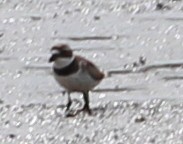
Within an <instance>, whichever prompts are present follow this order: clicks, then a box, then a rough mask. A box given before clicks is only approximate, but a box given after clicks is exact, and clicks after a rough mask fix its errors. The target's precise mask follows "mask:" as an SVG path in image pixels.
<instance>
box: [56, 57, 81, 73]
mask: <svg viewBox="0 0 183 144" xmlns="http://www.w3.org/2000/svg"><path fill="white" fill-rule="evenodd" d="M78 69H79V65H78V63H77V61H76V59H74V60H73V61H72V63H70V64H69V65H68V66H65V67H63V68H53V70H54V72H55V73H56V74H57V75H59V76H68V75H70V74H73V73H75V72H77V71H78Z"/></svg>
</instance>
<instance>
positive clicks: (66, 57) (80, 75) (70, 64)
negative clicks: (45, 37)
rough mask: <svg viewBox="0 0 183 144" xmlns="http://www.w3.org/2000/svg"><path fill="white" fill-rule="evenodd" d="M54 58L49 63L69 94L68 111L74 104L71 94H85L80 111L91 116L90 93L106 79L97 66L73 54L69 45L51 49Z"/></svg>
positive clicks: (58, 80)
mask: <svg viewBox="0 0 183 144" xmlns="http://www.w3.org/2000/svg"><path fill="white" fill-rule="evenodd" d="M51 52H52V56H51V57H50V59H49V62H54V64H53V74H54V77H55V80H56V81H57V82H58V84H59V85H60V86H62V87H63V88H64V89H65V90H66V91H67V93H68V103H67V108H66V111H67V112H68V111H69V110H70V106H71V104H72V101H71V98H70V93H71V92H81V93H83V99H84V102H85V103H84V106H83V108H82V109H81V110H80V111H86V112H88V114H91V110H90V107H89V91H90V90H92V89H93V88H94V87H95V86H97V85H98V84H99V83H100V82H101V80H102V79H103V78H104V73H103V72H101V71H100V70H99V69H98V68H97V66H96V65H95V64H93V63H92V62H90V61H89V60H87V59H85V58H83V57H81V56H77V55H74V54H73V51H72V49H71V48H70V47H69V46H68V45H67V44H59V45H56V46H53V47H52V48H51Z"/></svg>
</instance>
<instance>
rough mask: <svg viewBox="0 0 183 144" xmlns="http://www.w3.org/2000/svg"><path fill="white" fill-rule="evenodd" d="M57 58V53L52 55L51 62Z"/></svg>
mask: <svg viewBox="0 0 183 144" xmlns="http://www.w3.org/2000/svg"><path fill="white" fill-rule="evenodd" d="M56 58H57V56H56V55H52V56H51V57H50V59H49V63H51V62H53V61H55V60H56Z"/></svg>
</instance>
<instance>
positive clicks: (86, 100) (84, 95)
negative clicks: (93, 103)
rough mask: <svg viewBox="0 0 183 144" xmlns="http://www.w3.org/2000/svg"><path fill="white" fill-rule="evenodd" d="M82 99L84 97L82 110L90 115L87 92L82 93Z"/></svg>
mask: <svg viewBox="0 0 183 144" xmlns="http://www.w3.org/2000/svg"><path fill="white" fill-rule="evenodd" d="M83 99H84V102H85V103H84V106H83V108H82V110H84V111H86V112H87V113H88V114H89V115H91V110H90V106H89V93H88V92H84V93H83Z"/></svg>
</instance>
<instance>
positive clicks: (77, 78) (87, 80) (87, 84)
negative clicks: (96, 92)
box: [54, 71, 100, 92]
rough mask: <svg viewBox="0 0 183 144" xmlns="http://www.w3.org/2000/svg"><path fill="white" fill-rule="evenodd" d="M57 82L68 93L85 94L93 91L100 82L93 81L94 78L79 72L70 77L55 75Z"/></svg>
mask: <svg viewBox="0 0 183 144" xmlns="http://www.w3.org/2000/svg"><path fill="white" fill-rule="evenodd" d="M54 77H55V79H56V81H57V82H58V83H59V84H60V85H61V86H62V87H64V88H65V89H66V90H68V91H78V92H84V91H89V90H91V89H93V88H94V87H95V86H96V85H97V84H98V83H99V82H100V81H96V80H94V79H92V77H91V76H90V75H89V74H88V73H87V72H83V71H78V72H77V73H75V74H72V75H69V76H58V75H56V74H55V75H54Z"/></svg>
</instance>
